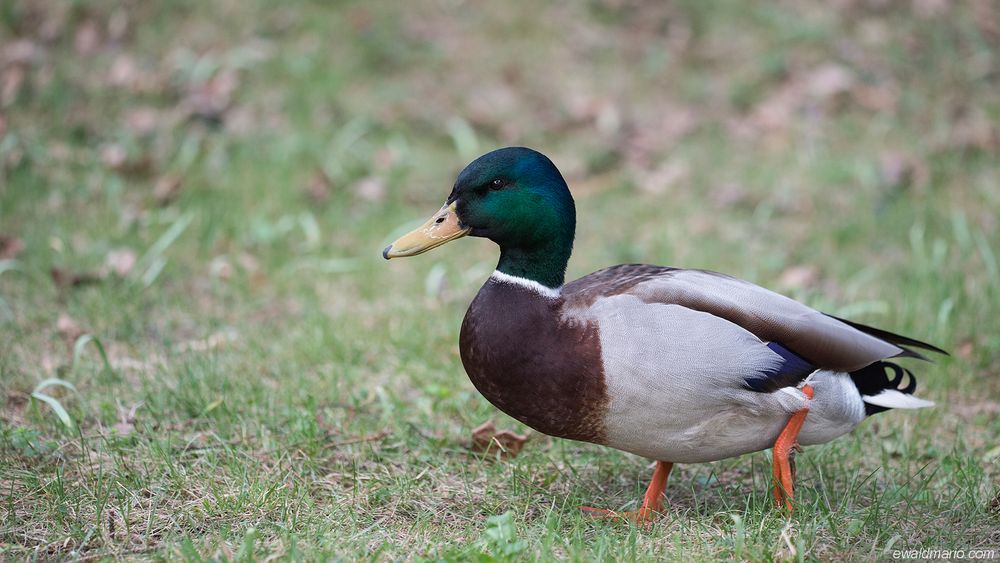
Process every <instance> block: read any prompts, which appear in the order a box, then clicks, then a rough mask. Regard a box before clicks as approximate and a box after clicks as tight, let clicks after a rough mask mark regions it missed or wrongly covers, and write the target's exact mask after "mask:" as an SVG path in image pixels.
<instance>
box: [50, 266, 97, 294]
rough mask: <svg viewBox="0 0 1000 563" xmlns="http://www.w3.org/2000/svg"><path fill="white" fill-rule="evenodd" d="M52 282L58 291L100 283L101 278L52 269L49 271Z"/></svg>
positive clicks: (87, 273)
mask: <svg viewBox="0 0 1000 563" xmlns="http://www.w3.org/2000/svg"><path fill="white" fill-rule="evenodd" d="M49 273H50V274H51V275H52V281H53V282H54V283H55V284H56V287H58V288H59V289H66V288H69V287H80V286H81V285H89V284H94V283H97V282H99V281H101V276H100V275H98V274H94V273H91V272H71V271H69V270H65V269H63V268H56V267H53V268H52V269H51V270H49Z"/></svg>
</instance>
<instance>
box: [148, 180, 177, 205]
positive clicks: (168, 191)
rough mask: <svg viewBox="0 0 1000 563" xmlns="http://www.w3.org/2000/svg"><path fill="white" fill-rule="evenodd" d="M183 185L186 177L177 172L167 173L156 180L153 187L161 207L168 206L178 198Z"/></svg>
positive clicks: (154, 196) (154, 195) (154, 194)
mask: <svg viewBox="0 0 1000 563" xmlns="http://www.w3.org/2000/svg"><path fill="white" fill-rule="evenodd" d="M183 187H184V178H182V177H180V176H178V175H176V174H167V175H166V176H162V177H161V178H160V179H159V180H157V181H156V185H155V186H154V187H153V199H155V200H156V204H157V205H159V206H160V207H166V206H168V205H170V204H171V203H173V202H174V201H175V200H176V199H177V196H179V195H180V194H181V189H182V188H183Z"/></svg>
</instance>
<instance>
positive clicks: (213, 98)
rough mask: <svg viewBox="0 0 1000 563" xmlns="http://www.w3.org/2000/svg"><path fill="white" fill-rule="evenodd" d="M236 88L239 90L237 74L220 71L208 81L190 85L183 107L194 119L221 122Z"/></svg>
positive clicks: (231, 71)
mask: <svg viewBox="0 0 1000 563" xmlns="http://www.w3.org/2000/svg"><path fill="white" fill-rule="evenodd" d="M237 88H239V75H238V74H237V72H236V71H235V70H232V69H225V70H220V71H219V72H217V73H215V74H214V75H213V76H212V77H211V78H209V79H208V80H206V81H204V82H201V83H199V84H194V85H192V86H191V88H190V89H189V91H188V95H187V98H186V99H185V105H186V106H187V110H188V112H189V113H190V114H191V115H192V116H194V117H198V118H200V119H204V120H205V121H211V122H221V121H222V119H223V116H224V115H225V113H226V111H227V110H229V108H230V107H231V106H232V102H233V94H234V93H235V92H236V89H237Z"/></svg>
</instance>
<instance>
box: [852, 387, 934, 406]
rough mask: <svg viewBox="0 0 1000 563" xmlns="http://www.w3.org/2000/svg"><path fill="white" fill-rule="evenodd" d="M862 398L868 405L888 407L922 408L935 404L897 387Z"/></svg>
mask: <svg viewBox="0 0 1000 563" xmlns="http://www.w3.org/2000/svg"><path fill="white" fill-rule="evenodd" d="M861 399H862V400H863V401H864V402H865V403H866V404H868V405H873V406H876V407H884V408H887V409H922V408H924V407H933V406H934V401H928V400H927V399H921V398H920V397H914V396H913V395H907V394H906V393H903V392H900V391H896V390H895V389H886V390H885V391H882V392H880V393H879V394H878V395H862V396H861Z"/></svg>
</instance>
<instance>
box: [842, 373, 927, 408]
mask: <svg viewBox="0 0 1000 563" xmlns="http://www.w3.org/2000/svg"><path fill="white" fill-rule="evenodd" d="M890 373H891V376H890ZM850 375H851V381H853V382H854V386H855V387H857V388H858V392H860V393H861V396H862V397H873V396H876V395H878V394H879V393H881V392H883V391H886V390H891V391H899V392H900V393H904V394H906V395H912V394H913V391H915V390H916V388H917V378H916V377H914V375H913V372H911V371H910V370H908V369H906V368H904V367H901V366H898V365H896V364H894V363H892V362H886V361H879V362H875V363H873V364H871V365H868V366H865V367H863V368H861V369H859V370H856V371H852V372H850ZM904 375H905V376H906V378H904V377H903V376H904ZM904 381H905V383H906V384H905V385H903V383H904ZM887 410H889V407H883V406H879V405H873V404H871V403H868V402H867V401H866V402H865V416H871V415H873V414H875V413H879V412H882V411H887Z"/></svg>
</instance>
